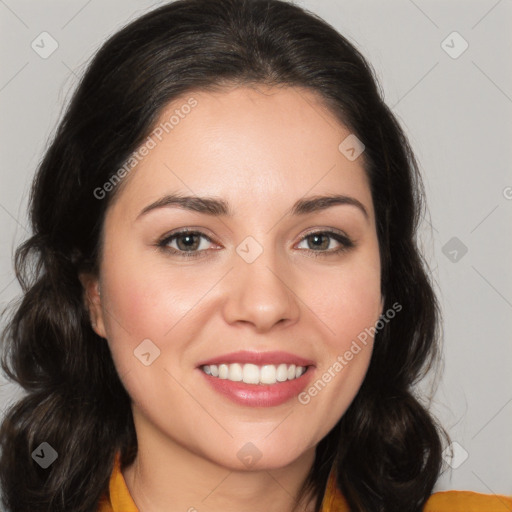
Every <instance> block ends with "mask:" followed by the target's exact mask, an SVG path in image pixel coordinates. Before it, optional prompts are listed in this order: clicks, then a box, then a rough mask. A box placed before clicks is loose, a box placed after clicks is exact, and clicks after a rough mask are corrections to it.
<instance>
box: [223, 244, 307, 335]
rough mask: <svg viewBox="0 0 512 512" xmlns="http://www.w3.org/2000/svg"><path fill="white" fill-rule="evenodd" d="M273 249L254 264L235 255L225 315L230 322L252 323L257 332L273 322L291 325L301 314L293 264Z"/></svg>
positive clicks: (262, 330)
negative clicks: (278, 255) (292, 269)
mask: <svg viewBox="0 0 512 512" xmlns="http://www.w3.org/2000/svg"><path fill="white" fill-rule="evenodd" d="M283 258H284V257H281V258H280V259H278V257H277V256H276V255H275V253H273V252H272V251H271V250H270V249H265V250H264V251H263V253H262V254H261V255H260V256H259V257H258V258H257V259H256V260H255V261H253V262H252V263H248V262H247V261H245V260H244V259H243V258H241V257H240V256H239V255H238V254H235V255H234V260H235V268H234V269H233V271H232V272H230V275H229V282H228V283H227V288H226V295H227V298H226V301H225V303H224V311H223V313H224V318H225V320H226V322H228V323H229V324H236V323H241V324H250V325H252V326H253V329H254V330H255V331H257V332H265V331H268V330H270V329H271V328H272V327H273V326H274V325H277V324H281V325H282V326H284V325H285V324H286V325H292V324H293V323H295V322H297V320H298V318H299V314H300V308H299V303H298V300H299V299H298V296H297V295H296V292H295V291H294V289H293V288H294V282H293V272H292V271H291V267H290V266H289V264H287V262H286V261H284V259H283Z"/></svg>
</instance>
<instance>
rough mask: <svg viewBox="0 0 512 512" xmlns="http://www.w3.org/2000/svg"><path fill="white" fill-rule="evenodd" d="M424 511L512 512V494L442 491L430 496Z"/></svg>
mask: <svg viewBox="0 0 512 512" xmlns="http://www.w3.org/2000/svg"><path fill="white" fill-rule="evenodd" d="M423 511H424V512H511V511H512V496H504V495H500V494H480V493H477V492H471V491H442V492H436V493H434V494H432V496H430V498H429V500H428V501H427V503H426V505H425V507H424V509H423Z"/></svg>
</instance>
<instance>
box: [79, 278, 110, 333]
mask: <svg viewBox="0 0 512 512" xmlns="http://www.w3.org/2000/svg"><path fill="white" fill-rule="evenodd" d="M79 279H80V282H81V283H82V287H83V289H84V302H85V307H86V308H87V311H88V312H89V318H90V320H91V326H92V329H93V331H94V332H95V333H96V334H97V335H98V336H101V337H102V338H106V337H107V336H106V332H105V323H104V321H103V307H102V304H101V295H100V285H99V279H98V277H97V276H94V275H92V274H80V275H79Z"/></svg>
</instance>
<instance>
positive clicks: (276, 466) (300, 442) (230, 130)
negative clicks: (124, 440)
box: [82, 86, 382, 512]
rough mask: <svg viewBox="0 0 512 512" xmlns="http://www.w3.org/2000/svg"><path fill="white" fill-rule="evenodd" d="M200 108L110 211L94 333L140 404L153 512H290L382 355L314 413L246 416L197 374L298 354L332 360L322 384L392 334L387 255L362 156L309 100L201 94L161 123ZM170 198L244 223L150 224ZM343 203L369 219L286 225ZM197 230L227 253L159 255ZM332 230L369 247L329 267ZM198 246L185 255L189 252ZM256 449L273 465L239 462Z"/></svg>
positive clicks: (207, 247)
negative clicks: (328, 203) (248, 354)
mask: <svg viewBox="0 0 512 512" xmlns="http://www.w3.org/2000/svg"><path fill="white" fill-rule="evenodd" d="M190 96H193V97H194V98H195V99H196V100H197V102H198V104H197V106H196V107H195V108H194V109H192V110H191V112H190V113H189V114H188V115H187V116H185V117H184V118H183V119H180V122H179V124H177V125H176V126H175V127H174V129H173V130H172V131H170V132H169V133H168V134H164V137H163V138H162V141H161V142H159V143H158V144H157V145H156V147H155V148H153V149H152V150H151V151H150V152H149V154H148V155H147V156H145V158H144V159H143V160H142V161H141V162H140V163H139V164H138V165H137V166H136V168H135V169H134V170H133V171H132V172H131V173H130V174H129V175H128V176H127V177H125V178H124V181H123V183H122V184H121V188H120V190H118V191H117V195H116V197H115V200H114V201H113V202H112V203H111V204H110V206H109V208H108V210H107V213H106V217H105V221H104V229H103V251H102V255H101V261H100V266H99V268H100V271H99V275H98V276H87V275H84V276H82V283H83V284H84V287H85V289H86V292H87V297H88V301H89V302H88V307H89V310H90V315H91V321H92V324H93V326H94V329H95V331H96V332H97V333H98V334H99V335H100V336H102V337H104V338H105V339H106V340H107V342H108V344H109V347H110V349H111V352H112V356H113V359H114V362H115V365H116V368H117V369H118V372H119V375H120V378H121V380H122V382H123V384H124V386H125V387H126V389H127V391H128V393H129V395H130V396H131V398H132V411H133V416H134V422H135V427H136V432H137V438H138V445H139V451H138V455H137V457H136V459H135V462H134V463H133V464H132V465H131V466H130V467H128V468H126V469H124V471H123V475H124V477H125V480H126V484H127V486H128V489H129V491H130V494H131V495H132V497H133V500H134V501H135V503H136V505H137V506H138V508H139V510H141V512H149V511H151V512H155V511H169V510H171V509H170V508H169V506H170V505H169V504H172V507H173V508H172V510H177V511H178V510H180V511H185V510H194V509H197V510H200V511H209V512H214V511H221V510H222V511H224V512H226V511H228V512H229V511H235V510H236V511H239V510H244V511H247V512H251V511H261V510H267V511H276V512H277V511H279V512H282V511H286V510H288V511H291V510H292V508H293V505H294V503H295V500H294V497H295V496H296V494H297V492H298V490H299V488H300V486H301V484H302V483H303V481H304V479H305V478H306V476H307V473H308V471H309V469H310V467H311V465H312V463H313V460H314V451H315V446H316V445H317V444H318V443H319V441H320V440H321V439H322V438H323V437H325V435H326V434H327V433H328V432H329V431H330V430H331V429H332V427H333V426H334V425H335V424H336V423H337V421H338V420H339V419H340V418H341V416H342V415H343V414H344V412H345V411H346V409H347V408H348V406H349V405H350V403H351V401H352V400H353V398H354V397H355V395H356V393H357V391H358V389H359V388H360V386H361V384H362V381H363V379H364V376H365V373H366V370H367V368H368V364H369V360H370V356H371V351H372V343H373V340H371V339H369V342H368V344H367V346H366V347H364V348H363V349H362V350H361V351H360V352H359V353H358V354H357V355H355V356H354V358H353V359H352V360H351V361H350V362H349V363H348V364H347V366H345V367H344V368H343V370H342V371H341V372H339V373H336V374H335V375H336V376H335V377H334V378H332V379H331V381H330V382H329V383H328V385H326V386H325V387H324V388H323V389H322V390H321V391H320V392H319V393H318V394H317V395H316V396H315V397H312V398H311V400H310V402H309V403H308V404H307V405H303V404H301V403H300V402H299V401H298V400H297V399H296V398H294V399H292V400H290V401H288V402H286V403H284V404H282V405H280V406H275V407H248V406H242V405H238V404H235V403H233V402H231V401H230V400H228V399H227V398H225V397H224V396H222V395H220V394H218V393H217V392H216V391H215V390H213V389H212V388H211V387H210V386H209V385H208V384H207V383H206V381H205V379H204V378H203V376H202V375H201V374H200V372H201V370H198V369H197V365H198V363H199V362H200V361H201V360H205V359H208V358H212V357H214V356H218V355H220V354H225V353H229V352H235V351H238V350H251V351H263V352H264V351H271V350H283V351H288V352H291V353H293V354H296V355H299V356H302V357H305V358H307V359H311V360H313V361H314V362H315V368H313V369H311V371H313V372H314V378H313V380H312V382H314V381H315V380H316V379H317V378H321V376H322V374H323V373H325V372H326V371H328V368H330V367H331V368H332V365H333V364H334V363H335V361H336V360H337V357H338V356H339V355H343V354H344V353H345V352H346V351H347V350H348V349H349V348H350V345H351V343H352V341H353V340H355V339H356V337H357V335H358V334H359V333H361V332H362V331H363V330H364V329H365V328H367V327H370V326H373V325H374V324H375V322H376V321H377V320H378V318H379V315H380V314H381V313H382V297H381V293H380V263H379V246H378V241H377V234H376V227H375V214H374V209H373V204H372V198H371V193H370V189H369V183H368V180H367V176H366V174H365V172H364V170H363V157H360V158H358V159H356V160H355V161H349V160H348V159H347V158H346V157H345V156H344V155H343V154H342V153H341V152H340V151H339V149H338V146H339V144H340V142H341V141H342V140H344V139H345V137H347V136H348V135H349V134H350V131H349V130H348V129H347V128H346V127H345V126H343V125H342V124H341V123H340V122H339V121H338V120H337V119H336V118H335V117H334V116H333V115H332V114H331V113H330V112H329V111H328V110H327V109H326V108H324V107H323V106H322V104H321V101H320V100H319V98H318V97H317V96H316V95H315V93H313V92H310V91H308V90H304V89H298V88H290V87H285V88H268V87H263V86H259V87H258V88H251V87H247V86H242V87H234V88H230V89H224V90H222V91H218V92H206V91H199V92H196V93H194V94H189V95H188V96H184V97H183V98H180V99H179V100H176V101H174V102H173V103H172V104H170V105H168V107H167V108H166V109H165V111H164V112H162V116H161V121H165V120H168V119H169V117H170V115H171V114H172V113H173V112H174V110H175V109H176V108H179V107H180V105H183V104H184V103H185V102H186V101H187V99H188V98H189V97H190ZM157 124H158V123H157ZM169 193H182V194H190V195H197V196H215V197H216V198H222V199H224V200H225V201H227V202H228V203H229V205H230V209H231V210H232V211H233V216H232V217H226V216H225V217H215V216H211V215H206V214H203V213H197V212H192V211H187V210H185V209H183V208H176V207H170V206H168V207H162V208H157V209H153V210H152V211H150V212H147V213H146V214H143V215H140V212H141V211H142V210H143V209H144V208H145V207H146V206H147V205H149V204H151V203H153V202H154V201H156V200H158V199H160V198H161V197H162V196H165V195H166V194H169ZM329 194H343V195H346V196H350V197H352V198H355V199H357V200H358V201H359V202H360V203H361V204H362V205H363V206H364V208H365V210H366V212H367V214H368V216H367V217H366V216H365V215H364V214H363V213H362V211H361V210H360V209H359V208H357V207H355V206H352V205H336V206H332V207H330V208H327V209H325V210H321V211H317V212H313V213H310V214H306V215H301V216H292V215H285V212H286V211H287V210H288V209H289V208H290V207H291V206H292V205H293V203H294V202H295V201H297V200H298V199H301V198H303V197H311V196H316V195H329ZM180 228H194V230H198V231H201V232H203V233H204V234H206V235H207V236H208V237H209V238H210V239H211V242H210V241H208V239H205V238H202V237H201V238H198V239H197V245H196V247H197V249H195V250H196V252H198V251H199V252H200V251H201V250H203V252H202V254H201V255H200V256H199V257H198V258H190V259H186V258H185V257H183V256H180V255H178V254H171V252H170V251H172V249H168V250H167V252H166V250H165V249H162V248H158V247H157V243H158V241H159V240H160V239H161V238H163V237H164V235H166V234H169V233H171V232H172V231H173V230H179V229H180ZM329 228H331V229H334V230H340V231H342V232H344V233H345V234H346V235H347V236H348V237H349V238H350V239H351V240H352V241H353V242H354V244H355V245H354V247H352V248H349V249H347V250H345V251H344V252H341V253H339V254H328V251H332V250H334V249H337V248H339V247H341V244H340V243H339V242H337V241H336V240H335V239H333V238H329V237H327V238H325V239H324V242H323V243H324V245H322V248H321V249H318V248H315V245H314V244H313V243H312V241H311V237H309V238H305V237H306V235H308V234H310V232H322V230H323V231H325V230H326V229H329ZM248 236H251V237H253V238H254V239H255V240H257V242H258V243H259V244H260V245H261V247H262V248H263V252H262V254H261V255H260V256H259V257H258V258H257V259H256V260H255V261H254V262H253V263H250V264H249V263H247V262H246V261H245V260H244V259H243V258H242V257H240V256H239V254H238V253H237V252H236V248H237V246H238V245H239V244H240V243H241V242H242V241H243V240H244V239H245V238H246V237H248ZM308 240H309V242H308ZM179 241H181V244H180V245H178V242H179ZM199 243H200V245H199ZM183 245H184V244H183V238H181V239H178V240H176V239H175V240H174V241H173V242H171V246H170V247H171V248H174V249H175V250H176V251H178V250H179V248H181V250H182V253H181V254H183V252H184V250H183ZM308 249H309V250H308ZM314 251H316V252H314ZM322 251H323V252H322ZM319 253H321V254H319ZM315 254H319V255H318V257H315ZM99 290H101V295H100V294H99ZM144 339H150V340H151V341H152V343H154V344H155V345H156V346H157V347H158V349H159V350H160V355H159V357H158V358H156V359H155V360H154V362H153V363H152V364H151V365H149V366H145V365H143V364H142V363H141V362H140V360H139V359H138V358H137V357H134V350H135V349H136V348H137V346H138V345H139V344H140V343H141V342H142V340H144ZM331 371H332V370H331ZM248 442H251V443H252V444H253V445H255V446H256V447H257V449H258V450H259V452H260V453H261V458H260V459H259V460H258V461H257V462H256V463H255V464H254V465H252V466H251V467H250V468H249V467H246V466H245V465H244V464H243V463H242V462H241V460H240V459H239V458H238V457H237V453H238V451H239V450H240V449H241V448H242V447H243V446H244V445H246V443H248ZM303 506H304V505H303ZM192 507H193V508H192ZM301 510H304V508H302V509H301Z"/></svg>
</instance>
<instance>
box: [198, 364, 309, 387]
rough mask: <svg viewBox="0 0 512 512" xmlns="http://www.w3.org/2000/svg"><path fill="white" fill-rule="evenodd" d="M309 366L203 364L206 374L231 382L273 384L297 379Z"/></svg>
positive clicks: (202, 367)
mask: <svg viewBox="0 0 512 512" xmlns="http://www.w3.org/2000/svg"><path fill="white" fill-rule="evenodd" d="M308 368H309V366H296V365H294V364H285V363H281V364H279V365H275V364H266V365H263V366H258V365H255V364H252V363H246V364H242V363H232V364H227V363H223V364H220V365H217V364H211V365H203V366H201V370H202V371H203V372H204V373H206V375H211V376H212V377H215V378H217V379H226V380H229V381H231V382H245V384H260V385H272V384H276V382H286V381H288V380H295V379H298V378H299V377H300V376H302V375H303V374H304V373H306V371H307V369H308Z"/></svg>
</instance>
